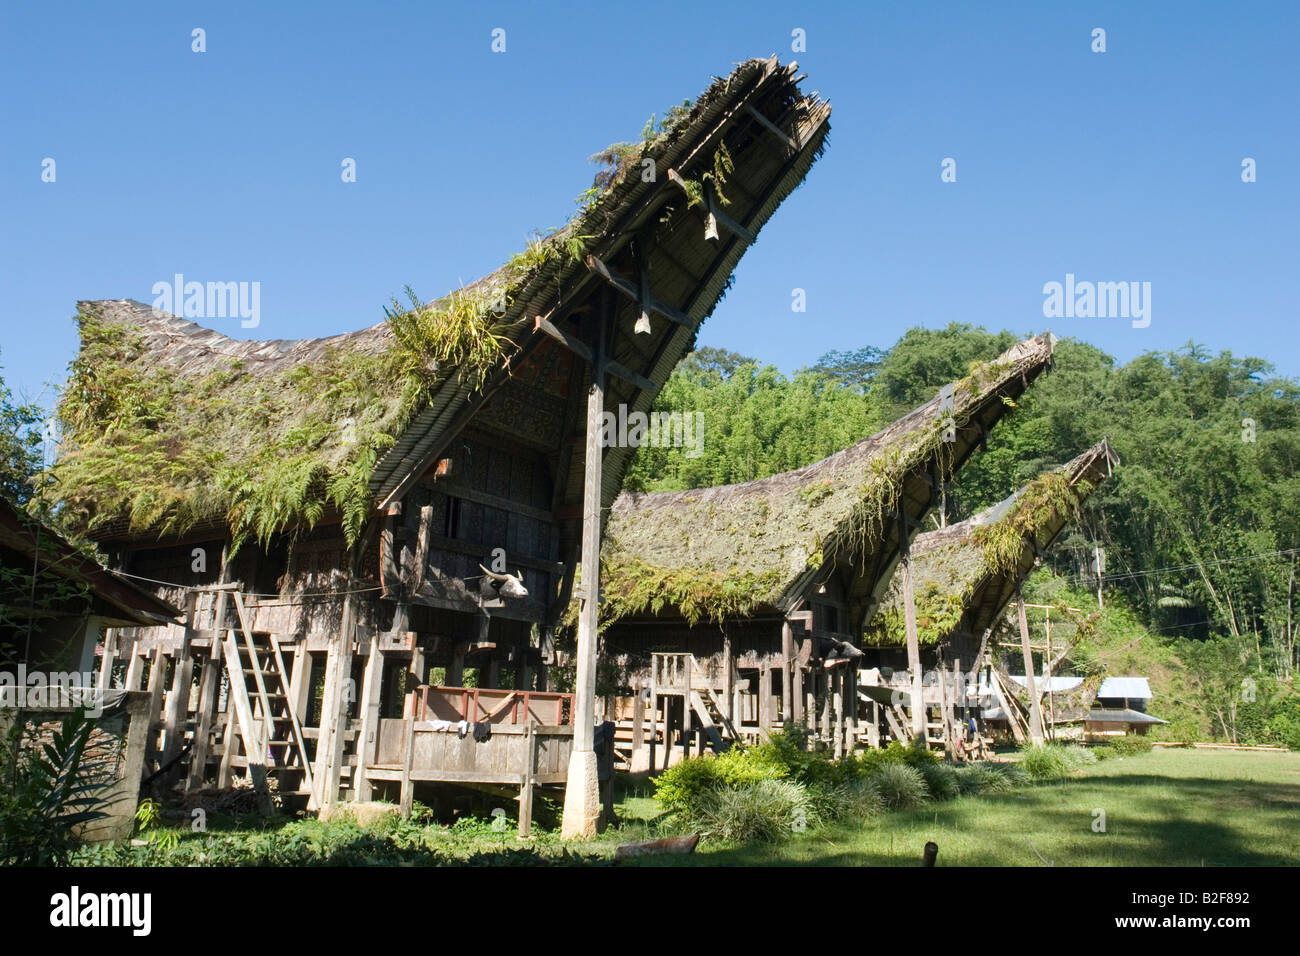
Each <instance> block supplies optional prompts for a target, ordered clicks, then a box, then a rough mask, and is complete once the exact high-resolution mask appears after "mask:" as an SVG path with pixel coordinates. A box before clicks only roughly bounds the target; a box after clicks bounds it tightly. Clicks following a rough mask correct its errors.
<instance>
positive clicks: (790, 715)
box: [781, 621, 795, 723]
mask: <svg viewBox="0 0 1300 956" xmlns="http://www.w3.org/2000/svg"><path fill="white" fill-rule="evenodd" d="M794 667H795V662H794V630H793V629H792V628H791V627H790V622H789V621H782V622H781V722H782V723H789V722H791V721H793V720H794V719H795V718H794Z"/></svg>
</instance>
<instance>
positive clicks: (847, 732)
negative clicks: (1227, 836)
mask: <svg viewBox="0 0 1300 956" xmlns="http://www.w3.org/2000/svg"><path fill="white" fill-rule="evenodd" d="M844 683H845V685H846V686H845V689H844V702H845V703H844V752H845V753H848V754H852V753H853V752H854V751H856V750H857V749H858V665H857V663H856V662H854V663H851V664H849V665H848V672H847V673H846V674H845V675H844Z"/></svg>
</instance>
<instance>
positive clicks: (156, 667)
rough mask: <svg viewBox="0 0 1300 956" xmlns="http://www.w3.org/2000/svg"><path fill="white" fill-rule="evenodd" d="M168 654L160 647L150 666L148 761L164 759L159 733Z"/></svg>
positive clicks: (154, 653)
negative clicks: (159, 742)
mask: <svg viewBox="0 0 1300 956" xmlns="http://www.w3.org/2000/svg"><path fill="white" fill-rule="evenodd" d="M166 677H167V652H166V651H165V650H163V648H162V646H161V645H159V646H158V647H156V648H155V649H154V652H153V661H152V662H151V663H150V665H149V749H148V752H147V755H146V759H150V758H152V759H158V760H161V758H162V748H160V747H159V746H158V731H159V730H160V729H161V728H162V722H163V713H162V704H163V688H164V687H165V686H166Z"/></svg>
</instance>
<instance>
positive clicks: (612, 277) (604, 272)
mask: <svg viewBox="0 0 1300 956" xmlns="http://www.w3.org/2000/svg"><path fill="white" fill-rule="evenodd" d="M587 268H588V269H590V270H591V271H592V272H594V273H596V274H597V275H598V276H600V277H601V278H602V279H604V280H605V281H606V282H608V283H609V284H610V285H612V286H613V287H614V288H615V289H617V290H618V291H619V292H621V293H623V295H625V296H627V297H628V298H629V299H631V300H632V301H633V302H635V303H637V304H638V305H642V304H643V303H642V299H641V290H640V289H638V288H637V286H636V283H634V282H632V281H631V280H629V279H625V278H624V277H623V276H621V275H616V274H614V273H613V272H610V270H609V266H607V265H605V263H604V262H602V261H601V260H600V259H597V258H596V257H595V256H587ZM646 300H647V302H648V304H649V307H650V311H651V312H654V313H657V314H659V315H662V316H663V317H664V318H665V319H669V320H670V321H673V322H676V323H677V324H678V325H683V326H685V327H686V328H688V329H692V330H693V329H695V328H696V327H697V326H698V325H699V324H700V323H699V322H696V321H695V320H694V319H692V318H691V317H690V316H689V315H686V314H685V313H684V312H679V311H678V310H677V309H674V308H673V307H672V306H671V305H666V304H664V303H663V302H660V301H659V300H658V299H656V298H655V297H654V296H652V295H649V294H648V293H647V295H646Z"/></svg>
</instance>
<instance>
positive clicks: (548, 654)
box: [537, 624, 555, 691]
mask: <svg viewBox="0 0 1300 956" xmlns="http://www.w3.org/2000/svg"><path fill="white" fill-rule="evenodd" d="M539 650H540V651H541V658H542V662H541V663H540V664H539V665H537V689H538V690H540V691H547V690H550V680H551V671H550V665H549V664H548V663H547V661H554V660H555V627H554V625H550V624H548V625H547V626H546V627H544V628H542V637H541V647H540V648H539Z"/></svg>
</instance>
